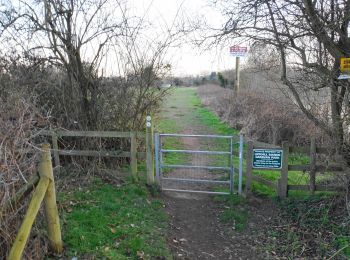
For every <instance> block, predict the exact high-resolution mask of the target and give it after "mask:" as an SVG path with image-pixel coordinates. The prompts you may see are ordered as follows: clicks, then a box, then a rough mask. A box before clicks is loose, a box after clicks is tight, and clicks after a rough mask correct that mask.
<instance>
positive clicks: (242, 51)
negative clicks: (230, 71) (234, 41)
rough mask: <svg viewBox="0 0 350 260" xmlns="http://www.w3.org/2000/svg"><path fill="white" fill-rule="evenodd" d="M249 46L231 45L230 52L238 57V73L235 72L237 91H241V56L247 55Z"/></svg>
mask: <svg viewBox="0 0 350 260" xmlns="http://www.w3.org/2000/svg"><path fill="white" fill-rule="evenodd" d="M247 51H248V48H247V47H241V46H238V45H234V46H231V47H230V54H231V55H232V56H235V57H236V74H235V86H234V87H235V90H236V93H237V94H238V93H239V88H240V86H239V76H240V57H245V56H246V54H247Z"/></svg>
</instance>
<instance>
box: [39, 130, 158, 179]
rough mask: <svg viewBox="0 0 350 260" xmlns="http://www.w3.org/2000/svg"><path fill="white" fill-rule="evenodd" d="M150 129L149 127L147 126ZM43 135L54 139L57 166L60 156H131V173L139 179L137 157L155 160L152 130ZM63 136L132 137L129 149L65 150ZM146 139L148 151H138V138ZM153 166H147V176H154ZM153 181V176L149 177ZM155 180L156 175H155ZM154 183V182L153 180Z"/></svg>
mask: <svg viewBox="0 0 350 260" xmlns="http://www.w3.org/2000/svg"><path fill="white" fill-rule="evenodd" d="M147 129H148V128H147ZM41 135H44V136H49V137H51V140H52V146H53V149H52V153H53V157H54V161H55V166H56V167H58V168H59V167H60V156H91V157H110V158H130V168H131V174H132V177H133V179H134V180H138V179H139V178H138V172H137V159H138V158H139V159H144V158H147V165H151V164H152V163H153V162H151V161H153V144H152V142H153V138H152V135H153V133H152V131H149V130H147V131H146V134H145V133H143V132H114V131H62V130H51V131H42V132H41ZM63 137H96V138H128V139H130V150H129V151H102V150H100V151H97V150H64V149H61V148H60V147H59V144H58V139H59V138H63ZM138 138H139V139H146V152H140V151H137V149H138V147H137V139H138ZM153 175H154V170H153V167H147V176H153ZM147 180H148V182H152V177H148V178H147ZM153 180H154V177H153ZM152 183H153V182H152Z"/></svg>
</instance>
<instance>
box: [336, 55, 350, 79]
mask: <svg viewBox="0 0 350 260" xmlns="http://www.w3.org/2000/svg"><path fill="white" fill-rule="evenodd" d="M339 69H340V72H341V74H340V75H339V77H338V79H350V58H340V68H339Z"/></svg>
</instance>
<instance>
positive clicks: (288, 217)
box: [268, 195, 350, 259]
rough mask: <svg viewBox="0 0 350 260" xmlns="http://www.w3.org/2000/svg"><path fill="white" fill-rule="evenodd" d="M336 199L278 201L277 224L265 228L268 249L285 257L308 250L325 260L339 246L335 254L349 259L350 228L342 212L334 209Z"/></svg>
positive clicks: (297, 254)
mask: <svg viewBox="0 0 350 260" xmlns="http://www.w3.org/2000/svg"><path fill="white" fill-rule="evenodd" d="M338 200H339V198H334V197H329V196H327V195H318V196H304V197H302V198H301V197H292V198H287V199H285V200H283V201H280V202H279V203H278V205H279V208H280V214H281V216H280V223H279V226H280V227H279V228H274V229H271V230H270V231H269V234H268V237H270V238H271V243H270V245H269V248H268V250H272V251H275V252H278V253H279V255H284V256H288V257H289V259H293V258H297V257H299V256H300V255H301V254H302V252H305V251H308V250H310V251H312V252H313V254H315V255H317V256H319V257H320V259H321V258H322V259H326V258H327V259H328V258H329V257H330V256H331V255H332V254H333V253H334V252H336V251H337V250H339V249H341V248H343V251H342V252H341V253H340V254H339V255H341V256H343V257H346V258H349V257H350V247H347V246H348V245H349V243H350V229H349V226H348V223H347V222H348V220H346V219H344V218H343V217H342V216H344V213H345V212H343V214H339V213H340V212H338V211H339V208H337V204H338V203H339V201H338ZM342 203H343V202H342ZM345 214H346V213H345ZM311 238H312V239H311ZM335 259H338V258H335ZM341 259H344V258H341Z"/></svg>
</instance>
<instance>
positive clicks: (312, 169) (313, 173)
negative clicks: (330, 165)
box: [310, 138, 316, 194]
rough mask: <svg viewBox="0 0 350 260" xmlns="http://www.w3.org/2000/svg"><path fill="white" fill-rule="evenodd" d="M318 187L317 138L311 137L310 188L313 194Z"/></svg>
mask: <svg viewBox="0 0 350 260" xmlns="http://www.w3.org/2000/svg"><path fill="white" fill-rule="evenodd" d="M315 189H316V139H315V138H312V139H311V144H310V190H311V192H312V194H314V193H315Z"/></svg>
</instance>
